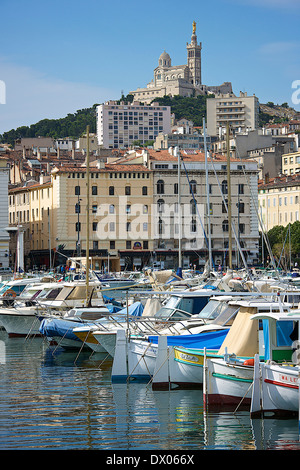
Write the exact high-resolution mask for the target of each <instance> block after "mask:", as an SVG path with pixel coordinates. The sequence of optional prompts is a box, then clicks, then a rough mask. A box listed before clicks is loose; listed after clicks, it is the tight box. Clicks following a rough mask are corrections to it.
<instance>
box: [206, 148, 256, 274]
mask: <svg viewBox="0 0 300 470" xmlns="http://www.w3.org/2000/svg"><path fill="white" fill-rule="evenodd" d="M209 158H210V161H211V163H212V167H213V170H214V174H215V177H216V181H217V184H218V187H219V190H220V193H221V196H222V201H223V204H224V206H225V209H226V212H227V215H228V206H227V203H226V199H225V198H224V194H223V191H222V189H221V186H220V182H219V178H218V175H217V172H216V169H215V165H214V162H213V159H212V156H211V155H210V154H209ZM231 227H232V231H233V235H234V238H235V241H236V244H237V247H238V250H239V252H240V255H241V258H242V261H243V263H244V266H245V269H246V270H247V272H248V274H249V276H250V277H252V273H251V271H250V269H249V267H248V265H247V263H246V259H245V257H244V253H243V251H242V249H241V245H240V243H239V241H238V238H237V235H236V231H235V226H234V223H233V222H232V221H231Z"/></svg>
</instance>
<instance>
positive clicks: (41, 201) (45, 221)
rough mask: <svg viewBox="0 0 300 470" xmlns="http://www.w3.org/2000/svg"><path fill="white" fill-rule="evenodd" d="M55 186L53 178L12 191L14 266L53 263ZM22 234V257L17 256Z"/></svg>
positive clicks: (10, 221) (12, 255)
mask: <svg viewBox="0 0 300 470" xmlns="http://www.w3.org/2000/svg"><path fill="white" fill-rule="evenodd" d="M52 204H53V186H52V182H51V178H50V177H45V178H44V177H42V178H41V180H40V182H39V183H38V182H36V181H33V180H32V181H30V182H27V183H26V184H25V186H19V187H15V188H12V189H10V190H9V211H8V214H9V228H10V253H11V260H10V262H11V266H12V267H13V268H15V267H16V266H17V265H20V266H24V268H25V270H26V269H28V268H29V267H33V266H35V265H38V266H48V267H49V265H50V257H49V250H50V249H52V248H54V247H55V246H56V245H55V234H54V232H53V233H51V226H52V219H53V210H52ZM20 236H21V237H22V245H23V249H22V253H23V257H24V259H23V260H19V259H18V255H17V246H18V237H20Z"/></svg>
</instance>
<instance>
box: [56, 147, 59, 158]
mask: <svg viewBox="0 0 300 470" xmlns="http://www.w3.org/2000/svg"><path fill="white" fill-rule="evenodd" d="M56 155H57V159H58V160H59V159H60V148H59V145H58V146H57V152H56Z"/></svg>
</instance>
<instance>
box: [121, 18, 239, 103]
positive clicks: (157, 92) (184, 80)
mask: <svg viewBox="0 0 300 470" xmlns="http://www.w3.org/2000/svg"><path fill="white" fill-rule="evenodd" d="M186 48H187V65H173V66H172V63H171V57H170V56H169V54H168V53H167V52H166V51H164V52H163V53H162V54H161V55H160V57H159V59H158V66H157V67H156V68H155V69H154V77H153V79H152V80H151V82H150V83H148V84H147V86H146V87H145V88H137V89H136V90H134V91H131V92H130V94H131V95H134V100H135V101H141V102H144V103H146V104H150V103H151V101H153V100H154V99H156V98H158V97H161V96H165V95H167V96H175V95H180V96H197V95H206V94H209V93H214V94H220V93H221V94H223V93H232V86H231V83H230V82H224V83H223V84H222V85H219V86H208V85H203V83H202V77H201V49H202V43H201V42H200V43H199V44H198V41H197V35H196V23H195V21H194V22H193V32H192V37H191V42H190V43H187V45H186Z"/></svg>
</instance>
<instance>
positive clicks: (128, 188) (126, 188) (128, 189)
mask: <svg viewBox="0 0 300 470" xmlns="http://www.w3.org/2000/svg"><path fill="white" fill-rule="evenodd" d="M130 194H131V188H130V186H125V196H130Z"/></svg>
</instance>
